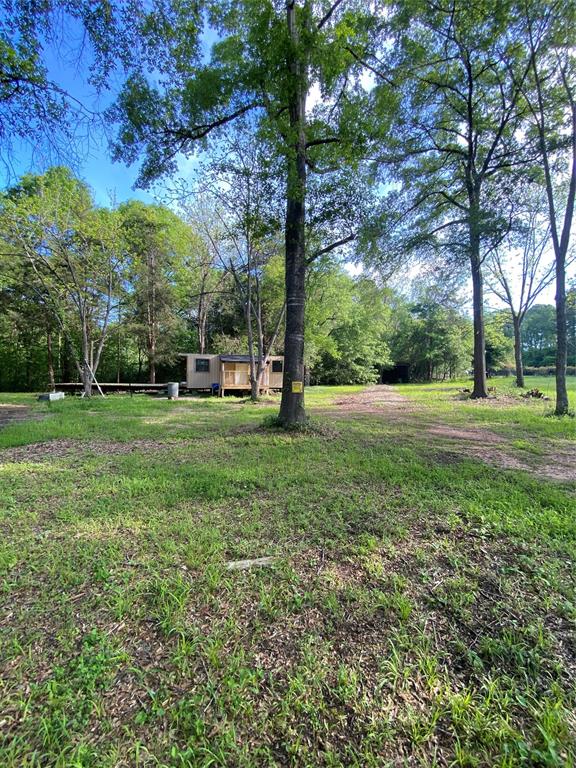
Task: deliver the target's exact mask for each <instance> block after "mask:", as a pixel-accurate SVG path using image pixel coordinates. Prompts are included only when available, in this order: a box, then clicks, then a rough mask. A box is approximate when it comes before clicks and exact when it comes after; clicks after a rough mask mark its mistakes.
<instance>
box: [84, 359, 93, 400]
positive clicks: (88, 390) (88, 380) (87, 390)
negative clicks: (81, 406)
mask: <svg viewBox="0 0 576 768" xmlns="http://www.w3.org/2000/svg"><path fill="white" fill-rule="evenodd" d="M92 381H93V379H92V372H91V370H90V366H89V364H88V361H86V360H85V361H84V363H83V364H82V388H83V392H84V397H92Z"/></svg>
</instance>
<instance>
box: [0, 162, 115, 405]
mask: <svg viewBox="0 0 576 768" xmlns="http://www.w3.org/2000/svg"><path fill="white" fill-rule="evenodd" d="M0 216H1V223H0V226H1V236H2V239H3V240H4V243H5V244H6V247H7V248H9V249H10V251H11V252H12V254H13V255H14V258H17V259H20V260H21V262H22V263H23V264H26V265H27V266H28V267H29V275H30V286H31V288H32V290H33V291H34V293H35V294H36V296H37V298H38V302H39V303H41V304H44V306H45V307H46V308H47V310H48V311H49V312H50V315H51V317H52V318H53V321H54V323H55V324H57V326H58V327H59V328H60V329H61V331H62V334H63V336H64V338H65V339H66V342H67V344H68V347H69V350H70V353H71V355H72V357H73V359H74V363H75V365H76V368H77V370H78V373H79V374H80V376H81V378H82V382H83V387H84V394H85V395H86V396H90V395H91V394H92V386H93V383H94V381H95V376H96V372H97V370H98V365H99V363H100V357H101V355H102V350H103V347H104V343H105V340H106V337H107V333H108V326H109V322H110V318H111V314H112V311H113V307H114V301H115V297H116V295H117V293H118V290H119V283H120V282H121V280H122V264H123V257H124V254H123V251H122V245H121V239H120V234H119V219H118V216H117V215H116V213H115V212H113V211H109V210H106V209H97V208H95V207H94V204H93V201H92V198H91V195H90V191H89V189H88V187H87V186H86V185H85V184H84V183H82V182H80V181H78V180H77V179H75V178H74V177H73V176H72V174H71V173H70V172H69V171H68V170H67V169H65V168H53V169H51V170H49V171H48V172H47V173H46V174H45V175H43V176H32V175H30V176H25V177H23V178H22V180H21V182H20V184H18V185H17V186H15V187H13V188H11V189H10V190H8V192H7V193H6V194H5V195H4V196H3V198H2V201H1V210H0ZM76 331H77V332H78V335H79V337H80V344H79V346H80V351H79V352H78V350H77V349H76V346H75V339H74V336H75V332H76Z"/></svg>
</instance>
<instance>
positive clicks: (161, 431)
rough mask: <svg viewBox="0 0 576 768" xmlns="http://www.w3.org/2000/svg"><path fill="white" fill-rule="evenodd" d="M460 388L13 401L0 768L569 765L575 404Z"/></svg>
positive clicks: (0, 588) (0, 438) (505, 389)
mask: <svg viewBox="0 0 576 768" xmlns="http://www.w3.org/2000/svg"><path fill="white" fill-rule="evenodd" d="M527 383H528V386H529V387H533V386H538V387H539V388H541V389H543V388H544V387H543V383H544V384H546V383H547V382H546V380H544V382H540V381H538V382H537V383H536V380H534V381H533V380H532V379H530V380H529V381H528V382H527ZM463 386H466V384H465V383H457V384H453V383H451V382H450V383H445V384H435V385H430V386H413V385H407V386H405V387H398V388H395V390H394V391H395V392H399V393H403V394H405V395H406V396H407V397H408V400H407V404H408V406H409V407H408V410H407V411H406V413H404V415H401V417H396V418H392V416H393V415H394V414H393V412H391V413H389V412H388V411H386V410H385V409H380V408H379V406H378V405H377V404H376V405H375V407H374V408H373V410H372V411H369V412H362V411H359V412H354V409H353V407H351V406H349V405H344V407H342V405H338V401H339V400H341V399H344V400H347V399H349V398H351V397H353V396H354V395H356V394H359V393H361V392H362V388H360V387H347V388H328V387H322V388H320V387H319V388H312V389H310V390H309V391H308V395H307V397H308V405H309V406H310V407H312V409H316V414H315V420H316V422H317V423H319V424H320V425H321V426H322V428H321V429H313V430H308V431H305V432H302V433H297V434H285V433H282V432H279V431H277V430H274V429H271V428H270V427H265V426H263V422H264V421H265V420H266V418H267V417H270V416H272V415H273V414H274V413H275V412H276V409H277V404H276V403H275V402H266V403H263V404H258V405H251V404H249V403H246V402H243V401H240V400H238V399H236V398H226V399H224V400H223V401H222V400H218V399H203V398H190V399H182V400H180V401H177V402H169V401H166V400H163V399H154V398H148V397H145V396H135V397H133V398H130V397H121V396H114V397H108V398H106V399H105V400H100V399H96V398H95V399H93V400H91V401H89V402H87V401H82V400H79V399H73V398H67V399H66V400H65V401H63V402H59V403H53V404H52V405H51V407H50V408H49V409H48V407H47V406H46V405H45V404H36V403H35V401H34V399H33V398H32V396H29V395H18V396H10V397H5V396H3V395H0V401H2V402H6V403H8V402H10V403H19V404H29V405H31V407H32V408H33V409H34V411H37V412H38V415H42V416H43V417H44V418H42V419H39V420H31V421H29V422H20V423H18V424H13V425H9V426H7V427H5V428H4V429H2V430H0V447H1V448H2V449H3V450H2V451H1V452H0V462H1V463H0V492H1V496H0V526H1V529H2V530H1V535H0V592H1V597H0V603H1V613H0V638H1V643H2V646H1V648H0V659H1V662H0V666H1V674H0V680H1V682H0V698H1V703H0V724H1V728H0V765H2V766H6V768H16V767H17V766H18V768H19V767H20V766H26V767H27V768H32V767H34V768H36V767H38V768H40V766H42V768H44V767H45V766H55V767H56V766H57V767H58V768H64V767H68V766H70V767H71V768H72V767H74V768H77V767H79V766H82V767H84V768H88V767H92V766H93V767H94V768H113V767H114V768H116V767H119V766H146V767H147V766H158V767H160V766H162V767H164V766H170V768H196V767H197V766H198V767H202V768H204V767H205V768H208V766H239V767H243V768H248V767H250V768H251V767H253V766H254V767H256V766H258V767H260V766H263V767H264V766H266V768H268V767H270V766H286V765H289V766H298V767H299V766H310V768H312V767H313V766H314V768H315V767H316V766H326V767H327V768H344V766H346V767H348V766H356V767H357V768H365V767H368V768H371V767H373V768H376V766H378V768H381V767H382V766H403V765H406V766H408V765H419V766H446V765H450V766H501V767H502V768H512V766H570V765H574V763H575V761H576V743H575V738H576V737H575V730H576V719H575V716H574V711H575V708H576V694H575V691H574V682H573V681H574V675H575V673H576V656H575V650H574V649H575V648H576V636H575V635H576V633H575V629H574V628H575V621H576V599H575V589H574V588H575V576H574V573H575V569H574V558H575V552H576V520H575V515H574V512H575V509H576V504H575V493H574V491H575V486H574V484H573V483H570V482H567V481H566V480H565V479H562V478H560V479H557V480H552V479H546V477H542V476H539V475H538V474H535V473H536V472H539V471H540V469H542V468H544V469H546V467H547V465H548V463H549V462H550V461H551V459H550V456H553V455H556V454H558V455H560V456H563V455H564V453H563V452H565V451H566V450H568V449H567V447H566V446H567V445H568V444H569V442H568V441H570V440H571V439H573V437H574V428H575V422H574V420H573V419H556V418H547V417H546V413H547V411H549V410H550V409H551V402H541V401H526V400H524V399H522V398H520V397H519V396H518V393H517V392H516V391H515V390H514V388H513V387H512V386H511V385H510V383H509V382H507V381H505V380H500V379H499V380H497V381H496V387H497V392H496V399H495V400H492V401H490V402H488V403H478V402H471V401H469V400H462V399H460V393H459V389H461V388H462V387H463ZM572 387H573V385H572ZM573 391H574V390H573V388H572V392H573ZM438 425H441V426H444V427H450V428H451V429H453V430H455V431H456V430H461V431H462V430H466V429H468V430H476V433H475V434H476V435H477V438H478V441H479V442H480V443H485V444H486V445H488V447H489V449H490V452H489V453H488V454H486V455H484V454H482V455H478V454H475V453H474V452H473V451H472V447H473V443H472V442H471V441H470V440H468V442H467V441H466V440H464V439H463V438H454V437H453V436H452V437H450V436H448V437H447V436H446V435H442V434H441V433H438V430H437V429H436V428H437V426H438ZM434 429H436V432H434ZM456 434H458V432H456ZM491 441H492V442H491ZM554 452H556V454H555V453H554ZM503 455H508V456H509V458H510V460H512V459H513V460H514V461H516V462H517V463H519V464H518V465H519V466H523V467H524V466H525V467H528V470H529V471H528V470H527V469H518V468H514V467H515V466H516V465H514V467H513V468H510V467H509V466H508V465H507V464H506V463H504V466H501V464H502V461H501V457H502V456H503ZM532 470H534V471H532ZM263 556H272V557H274V558H275V560H274V564H273V566H272V567H268V568H252V569H249V570H246V571H231V570H228V569H227V567H226V563H227V562H228V561H232V560H240V559H244V558H258V557H263Z"/></svg>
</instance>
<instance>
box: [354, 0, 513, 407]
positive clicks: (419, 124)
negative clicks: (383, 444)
mask: <svg viewBox="0 0 576 768" xmlns="http://www.w3.org/2000/svg"><path fill="white" fill-rule="evenodd" d="M510 19H511V16H510V11H509V8H508V6H504V5H502V6H500V7H499V12H498V13H494V8H493V7H492V6H491V5H490V4H472V5H471V4H470V3H463V2H452V0H450V1H444V0H440V1H439V2H436V1H434V2H432V0H416V2H414V3H410V4H409V5H408V6H407V7H405V8H400V9H399V10H398V13H397V14H396V15H395V16H394V17H393V18H392V21H391V25H390V26H387V27H384V36H383V40H382V41H381V44H380V48H379V49H378V48H376V49H371V48H370V47H369V46H368V47H365V48H364V49H360V50H356V51H355V52H354V53H355V55H356V57H357V58H358V59H359V60H360V61H362V63H363V64H364V66H365V67H367V68H368V69H369V71H370V72H371V73H372V75H373V76H374V77H375V78H376V82H377V86H376V88H374V104H375V109H376V110H377V113H378V110H379V109H381V105H382V104H383V106H384V108H385V109H386V110H388V109H389V102H390V100H391V99H393V98H397V99H398V100H399V102H400V111H399V116H398V119H397V120H396V122H395V124H394V129H395V130H394V132H393V133H392V134H391V140H389V141H388V142H387V143H386V147H385V149H384V151H383V152H382V154H381V168H382V173H383V181H384V182H386V183H388V184H392V185H393V190H392V191H391V192H390V194H389V196H388V200H389V201H392V202H393V207H392V208H391V207H390V206H387V209H386V210H387V217H388V220H389V221H388V224H387V229H386V230H385V232H386V236H388V237H389V236H391V235H392V234H393V233H394V232H396V233H400V236H399V238H398V239H399V248H400V250H401V251H402V252H404V251H409V252H412V251H418V252H419V253H420V254H422V255H424V256H425V257H426V258H432V259H435V258H437V257H438V253H439V251H443V252H444V253H448V254H450V255H451V257H452V258H453V259H454V260H457V261H461V260H465V261H467V262H468V264H469V268H470V275H471V279H472V294H473V316H474V388H473V392H472V397H474V398H484V397H487V394H488V393H487V384H486V357H485V340H484V275H483V263H484V260H485V258H486V256H487V254H488V253H489V252H490V250H491V249H492V248H493V247H494V246H495V244H497V243H498V242H499V241H500V239H501V238H502V237H503V236H504V235H505V233H506V232H507V230H508V227H509V225H510V223H509V220H508V217H507V215H506V214H507V211H505V210H503V208H502V194H501V192H500V189H501V185H502V184H503V185H505V186H506V185H509V182H508V179H507V177H508V175H509V173H510V171H511V169H512V168H514V167H515V166H516V164H517V163H519V162H520V157H519V149H520V147H519V143H518V130H519V128H520V126H521V123H522V119H523V109H524V106H523V103H522V100H521V86H522V83H523V82H524V80H525V77H526V74H527V65H526V64H525V63H524V68H522V63H523V62H522V61H520V60H519V61H516V59H515V58H514V57H513V56H512V55H504V52H505V51H506V52H507V53H509V52H510V51H512V52H514V51H515V46H514V40H513V37H512V35H511V31H510ZM393 36H395V37H396V40H395V45H391V42H392V41H393V40H394V37H393ZM511 69H512V70H513V72H514V76H512V75H511V74H510V70H511ZM387 250H388V251H389V248H388V249H387ZM386 255H388V253H386Z"/></svg>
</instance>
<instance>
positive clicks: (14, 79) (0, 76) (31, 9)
mask: <svg viewBox="0 0 576 768" xmlns="http://www.w3.org/2000/svg"><path fill="white" fill-rule="evenodd" d="M129 4H130V2H129V0H128V1H127V2H116V3H108V2H101V3H94V2H91V0H44V1H43V2H41V3H36V2H33V3H31V2H28V0H0V162H2V163H3V164H4V166H5V168H6V169H7V170H8V171H10V169H11V161H12V159H13V153H14V150H15V149H16V148H19V149H20V148H21V147H22V146H26V147H27V148H28V149H29V150H30V152H31V154H32V156H33V158H34V159H35V160H37V161H42V162H43V163H45V162H46V161H49V162H55V161H58V162H61V161H63V160H65V161H67V162H71V161H72V160H74V159H76V158H77V157H78V155H79V154H80V150H81V146H80V145H81V142H80V141H79V135H82V137H83V138H84V139H85V138H86V135H89V132H90V131H91V130H92V129H93V128H94V126H95V124H96V123H98V122H99V118H98V115H97V114H95V113H94V112H92V111H91V109H90V107H91V105H90V104H87V103H82V102H80V101H79V100H78V98H77V97H76V96H75V95H74V94H73V93H71V92H70V91H69V90H67V89H66V87H65V85H64V84H63V83H62V82H59V80H58V75H57V72H56V73H55V72H54V71H51V70H50V67H49V65H48V57H47V55H46V54H47V52H50V54H51V56H52V59H53V60H56V61H60V60H63V59H65V58H67V59H68V60H70V58H71V57H72V56H75V57H76V61H77V66H78V69H82V70H83V71H84V72H85V73H86V77H87V79H88V80H89V84H90V86H91V87H92V88H93V89H95V90H96V91H100V90H102V89H103V88H104V87H105V86H106V84H107V79H108V75H109V74H110V72H111V70H113V69H114V68H115V66H116V65H117V63H118V62H119V61H123V60H124V61H127V59H128V58H129V57H130V53H131V51H130V47H129V46H128V45H127V44H126V39H125V32H126V27H125V26H124V25H122V24H121V23H120V20H121V18H122V17H123V16H124V14H125V13H126V11H127V9H128V6H129ZM75 41H78V43H77V44H76V43H75ZM62 51H65V56H63V55H62ZM55 69H56V67H54V66H53V67H52V70H55ZM100 127H101V126H100ZM80 128H82V131H80Z"/></svg>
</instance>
